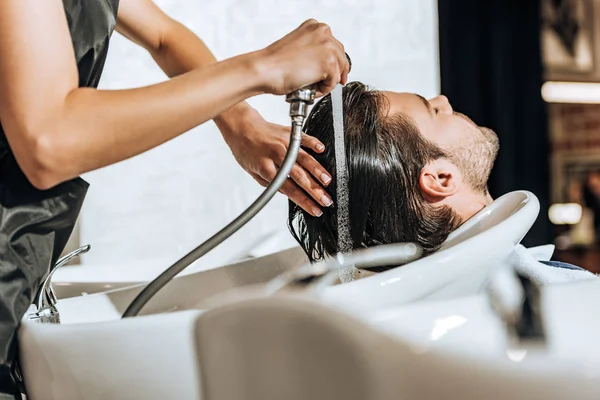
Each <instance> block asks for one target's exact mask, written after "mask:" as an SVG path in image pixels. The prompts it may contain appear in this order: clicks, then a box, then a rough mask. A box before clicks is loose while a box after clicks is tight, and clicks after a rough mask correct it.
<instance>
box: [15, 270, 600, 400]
mask: <svg viewBox="0 0 600 400" xmlns="http://www.w3.org/2000/svg"><path fill="white" fill-rule="evenodd" d="M542 295H543V302H542V311H543V313H544V320H545V326H546V331H547V335H548V340H547V342H545V343H523V344H522V345H521V346H519V347H515V346H511V345H508V344H507V341H506V337H505V331H504V327H503V325H502V324H501V323H500V322H499V321H498V319H497V318H496V316H495V315H494V314H493V312H492V311H491V308H490V307H488V306H487V303H486V301H485V298H483V297H482V296H469V297H465V298H455V299H451V300H447V301H443V302H442V301H424V302H421V303H414V304H410V305H401V306H395V307H390V308H386V309H380V310H375V311H374V310H370V311H369V312H365V310H363V309H360V308H357V309H353V308H352V307H347V308H345V309H344V310H342V309H339V308H337V307H331V306H327V305H325V304H323V303H322V302H320V301H319V300H318V299H317V298H314V297H307V296H299V295H279V296H277V297H271V298H262V299H254V300H245V301H240V302H235V303H232V304H228V305H226V306H223V307H218V308H215V309H213V310H210V311H207V312H205V313H202V312H201V311H198V310H187V311H181V312H173V313H166V314H158V315H150V316H141V317H136V318H130V319H127V320H119V321H106V322H98V323H93V324H71V325H69V324H67V325H42V324H29V323H28V324H24V326H23V329H22V330H21V333H20V340H21V358H22V367H23V372H24V376H25V379H26V382H27V388H28V392H29V396H28V398H31V399H33V400H35V399H49V400H51V399H66V400H69V399H88V398H89V399H101V398H107V399H108V398H110V399H163V398H184V399H190V400H195V399H215V400H218V399H233V398H235V399H241V400H244V399H247V400H254V399H265V398H285V399H286V400H288V399H289V400H295V399H306V398H310V399H330V398H344V399H365V398H368V399H374V400H387V399H390V400H391V399H394V400H396V399H415V398H417V399H418V398H423V399H430V398H431V399H434V398H452V399H455V398H456V399H462V400H479V399H482V398H485V399H492V400H496V399H497V400H501V399H503V400H504V399H517V398H527V399H544V400H549V399H550V400H551V399H565V398H577V399H597V398H598V396H599V395H600V379H599V376H598V375H599V373H598V371H600V346H598V345H597V337H598V335H600V324H599V323H597V322H596V321H598V320H600V319H598V318H596V317H597V316H598V313H599V312H598V311H597V310H596V308H595V306H594V304H597V303H598V302H599V301H600V283H599V282H597V281H586V282H582V283H577V284H564V285H556V286H548V287H544V288H543V291H542ZM584 328H585V329H584Z"/></svg>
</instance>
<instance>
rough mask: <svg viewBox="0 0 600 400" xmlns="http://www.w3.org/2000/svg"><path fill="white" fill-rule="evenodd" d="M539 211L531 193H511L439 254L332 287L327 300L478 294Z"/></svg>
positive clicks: (376, 304)
mask: <svg viewBox="0 0 600 400" xmlns="http://www.w3.org/2000/svg"><path fill="white" fill-rule="evenodd" d="M539 210H540V203H539V201H538V199H537V197H535V195H534V194H533V193H531V192H527V191H515V192H511V193H507V194H505V195H504V196H501V197H499V198H498V199H496V200H495V201H494V202H493V203H492V204H491V205H489V206H487V207H485V208H484V209H482V210H481V211H480V212H478V213H477V214H476V215H474V216H473V217H472V218H471V219H470V220H468V221H467V222H465V223H464V224H463V225H462V226H460V227H459V228H458V229H457V230H455V231H454V232H452V233H451V234H450V236H449V237H448V239H447V240H446V242H445V243H444V245H443V246H442V248H441V249H440V250H439V251H437V252H436V253H434V254H432V255H430V256H428V257H424V258H422V259H419V260H416V261H414V262H412V263H409V264H407V265H404V266H402V267H400V268H395V269H392V270H389V271H386V272H383V273H380V274H377V275H373V276H369V277H367V278H364V279H359V280H356V281H354V282H350V283H346V284H343V285H337V286H333V287H331V288H328V290H327V291H325V292H324V293H323V296H324V299H325V300H326V301H335V302H338V301H344V299H347V298H352V299H353V300H354V301H357V302H359V303H361V304H362V305H363V306H364V307H371V308H380V307H385V306H389V305H394V304H403V303H410V302H415V301H420V300H425V299H430V300H432V299H447V298H452V297H456V296H467V295H472V294H476V293H479V292H480V291H481V290H482V289H483V288H484V287H485V285H486V284H487V282H488V279H489V277H490V272H491V271H493V270H494V269H496V268H498V267H499V266H501V265H505V264H506V262H507V261H508V258H509V256H510V255H511V254H512V252H513V251H514V247H515V245H517V244H518V243H520V242H521V240H522V239H523V237H524V236H525V234H527V232H528V231H529V229H530V228H531V226H532V225H533V223H534V222H535V220H536V218H537V216H538V213H539Z"/></svg>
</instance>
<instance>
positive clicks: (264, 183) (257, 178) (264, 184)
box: [248, 172, 269, 187]
mask: <svg viewBox="0 0 600 400" xmlns="http://www.w3.org/2000/svg"><path fill="white" fill-rule="evenodd" d="M248 173H249V174H250V176H251V177H252V178H254V180H255V181H256V182H258V184H259V185H260V186H262V187H267V186H269V182H268V181H266V180H264V179H263V178H262V177H261V176H260V175H258V174H255V173H254V172H248Z"/></svg>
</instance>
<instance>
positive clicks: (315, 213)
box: [313, 208, 323, 217]
mask: <svg viewBox="0 0 600 400" xmlns="http://www.w3.org/2000/svg"><path fill="white" fill-rule="evenodd" d="M313 214H314V216H315V217H320V216H321V215H323V211H321V210H320V209H318V208H313Z"/></svg>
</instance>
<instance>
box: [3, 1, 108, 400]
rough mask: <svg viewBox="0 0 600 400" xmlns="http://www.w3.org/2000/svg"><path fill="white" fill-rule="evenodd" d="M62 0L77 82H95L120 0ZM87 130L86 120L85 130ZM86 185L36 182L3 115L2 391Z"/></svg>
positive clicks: (80, 181)
mask: <svg viewBox="0 0 600 400" xmlns="http://www.w3.org/2000/svg"><path fill="white" fill-rule="evenodd" d="M63 4H64V9H65V13H66V16H67V21H68V24H69V29H70V32H71V38H72V42H73V48H74V50H75V56H76V60H77V69H78V71H79V86H80V87H96V86H97V85H98V82H99V80H100V74H101V73H102V69H103V67H104V62H105V60H106V54H107V52H108V41H109V38H110V36H111V34H112V32H113V30H114V27H115V24H116V16H117V9H118V5H119V0H63ZM42 68H43V67H42ZM50 83H51V82H49V84H50ZM85 131H86V127H85V126H82V127H81V135H85V133H86V132H85ZM87 186H88V184H87V183H86V182H85V181H84V180H83V179H81V178H76V179H73V180H71V181H69V182H65V183H63V184H61V185H59V186H56V187H54V188H52V189H50V190H46V191H40V190H37V189H36V188H34V187H33V186H32V185H31V184H30V183H29V181H28V180H27V178H26V177H25V175H24V174H23V172H22V171H21V169H20V168H19V165H18V164H17V162H16V160H15V157H14V155H13V154H12V151H11V149H10V147H9V145H8V142H7V140H6V135H5V133H4V131H3V129H2V126H1V121H0V393H3V392H5V393H6V392H13V390H12V389H11V388H12V383H11V380H10V378H9V371H10V369H11V366H12V364H13V361H14V360H15V358H16V355H17V346H16V336H17V335H16V330H17V328H18V326H19V322H20V321H21V319H22V318H23V316H24V313H25V312H26V310H27V308H28V307H29V305H30V304H31V303H32V301H33V299H34V297H35V295H36V293H37V290H38V288H39V286H40V284H41V282H42V281H43V279H44V278H45V277H46V275H47V274H48V273H49V272H50V269H51V267H52V265H54V263H55V262H56V261H57V259H58V257H59V256H60V254H61V252H62V251H63V250H64V247H65V245H66V243H67V240H68V239H69V236H70V235H71V232H72V230H73V226H74V225H75V221H76V219H77V215H78V214H79V211H80V209H81V204H82V202H83V199H84V197H85V194H86V191H87ZM0 398H2V397H1V396H0Z"/></svg>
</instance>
